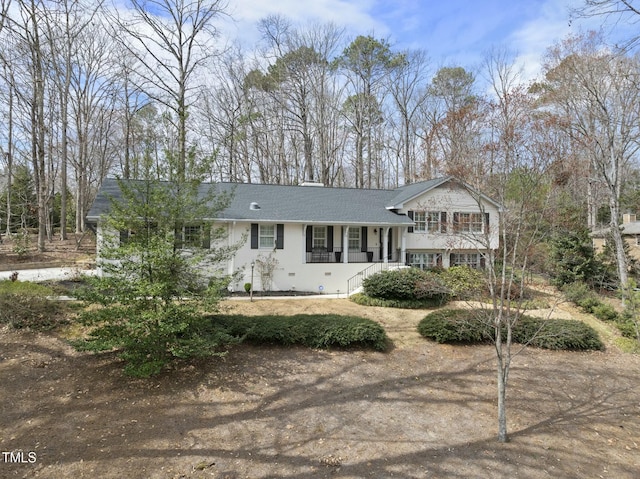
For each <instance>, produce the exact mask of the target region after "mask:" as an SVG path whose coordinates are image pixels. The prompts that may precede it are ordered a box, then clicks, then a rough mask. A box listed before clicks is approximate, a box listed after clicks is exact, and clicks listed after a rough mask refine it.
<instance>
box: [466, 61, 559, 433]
mask: <svg viewBox="0 0 640 479" xmlns="http://www.w3.org/2000/svg"><path fill="white" fill-rule="evenodd" d="M486 70H487V76H488V79H489V81H490V82H491V83H490V84H491V87H492V99H491V100H490V101H489V108H490V117H489V119H490V123H489V125H488V130H489V132H488V136H487V141H488V143H487V148H486V151H487V152H488V154H487V155H486V156H485V158H484V160H485V161H486V162H488V163H489V166H488V167H487V170H486V171H487V173H486V174H485V175H482V176H481V177H478V178H476V179H475V180H474V182H473V186H474V188H473V189H469V190H468V191H469V192H470V193H471V194H472V195H473V196H474V197H475V199H476V202H477V205H478V208H479V210H480V211H481V212H482V213H483V214H484V215H485V224H484V226H483V228H479V229H478V230H477V232H475V233H472V232H468V233H463V235H467V236H468V239H472V240H473V241H475V242H476V244H478V245H479V248H478V253H479V254H481V255H482V256H483V257H484V259H485V261H484V264H485V278H486V284H487V287H488V290H489V294H490V298H491V302H490V304H488V305H487V304H486V303H483V302H481V303H480V304H481V306H480V307H479V308H480V309H479V310H478V313H477V314H476V316H475V319H474V320H475V321H481V322H483V323H485V324H487V325H488V326H489V327H490V328H491V330H492V332H493V334H492V337H491V339H492V341H493V344H494V348H495V355H496V372H497V397H498V411H497V419H498V441H500V442H506V441H507V440H508V430H507V389H508V381H509V374H510V371H511V365H512V361H513V359H514V357H515V356H516V355H517V354H518V353H519V352H520V351H521V349H515V348H514V344H513V335H514V328H515V327H516V325H517V324H518V322H519V321H520V320H521V318H522V307H521V301H522V298H523V292H524V291H525V281H526V278H527V276H528V275H527V272H528V270H529V267H530V261H531V255H532V251H533V247H534V246H535V245H536V244H537V243H539V242H540V241H542V240H543V239H544V235H545V234H546V230H545V228H544V227H543V225H545V224H546V222H545V217H546V215H548V208H549V199H550V192H551V189H550V187H549V186H550V181H549V175H548V171H549V168H550V165H551V162H550V161H549V158H548V156H546V155H540V154H539V153H540V152H539V148H538V146H539V145H540V143H539V142H537V140H536V139H535V138H533V137H532V135H531V132H533V131H535V130H536V129H535V128H533V127H532V123H535V122H536V121H537V117H536V115H535V114H534V105H535V104H534V101H533V100H534V99H533V97H531V96H530V95H528V94H527V93H526V88H525V87H524V86H523V85H522V81H521V80H520V76H519V74H518V72H517V71H516V69H515V67H514V66H513V64H512V63H511V62H510V61H509V58H508V57H507V56H506V55H504V54H500V53H496V52H493V53H491V54H490V56H489V58H488V59H487V64H486ZM479 188H481V189H482V191H484V192H485V193H487V194H488V195H489V196H490V197H491V198H492V199H493V200H495V201H497V202H498V203H499V204H500V205H501V207H502V211H501V214H500V215H499V220H498V222H497V223H498V226H499V227H498V228H497V229H496V228H493V226H492V224H495V222H493V223H491V222H490V221H487V219H486V218H487V216H486V211H487V210H486V205H487V198H486V197H484V196H483V195H482V194H478V193H476V192H477V191H479ZM455 228H456V219H455V218H454V229H455ZM462 231H465V230H464V229H463V230H462ZM496 245H499V246H498V248H497V249H495V247H496ZM477 307H478V306H476V308H477Z"/></svg>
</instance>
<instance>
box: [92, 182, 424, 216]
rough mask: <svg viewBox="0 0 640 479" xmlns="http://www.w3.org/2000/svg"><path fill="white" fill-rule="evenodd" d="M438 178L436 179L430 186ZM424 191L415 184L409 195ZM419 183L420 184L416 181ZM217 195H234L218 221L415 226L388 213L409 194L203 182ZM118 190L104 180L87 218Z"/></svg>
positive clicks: (98, 212) (103, 209) (104, 207)
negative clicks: (253, 206) (399, 200)
mask: <svg viewBox="0 0 640 479" xmlns="http://www.w3.org/2000/svg"><path fill="white" fill-rule="evenodd" d="M433 181H435V180H432V182H433ZM427 184H429V185H430V184H431V182H423V184H422V187H418V186H414V185H409V186H411V189H410V190H411V193H412V194H413V192H414V190H417V189H420V191H425V190H426V189H430V188H431V187H433V186H430V187H429V188H426V186H427ZM415 185H419V183H416V184H415ZM211 186H213V187H215V188H216V189H217V190H219V191H227V192H231V191H233V197H232V200H231V204H230V205H229V206H228V207H227V208H226V209H225V210H224V211H222V212H221V214H219V215H218V218H215V219H226V220H238V221H256V222H257V221H264V222H283V223H284V222H289V223H290V222H298V223H324V224H327V223H329V224H379V225H411V224H413V221H412V220H410V219H409V218H408V217H407V216H405V215H400V214H397V213H394V212H393V211H391V210H389V209H387V207H388V206H389V205H393V204H394V203H395V202H396V198H397V197H398V196H399V195H401V196H402V197H404V196H405V195H406V194H408V190H404V189H403V188H406V187H403V188H399V189H396V190H374V189H356V188H323V187H317V186H285V185H263V184H256V183H217V184H213V185H209V184H203V185H202V186H201V188H202V189H203V191H205V190H206V189H207V188H209V187H211ZM119 197H120V189H119V187H118V182H117V180H115V179H111V178H107V179H105V180H104V182H103V184H102V187H101V189H100V191H99V192H98V195H97V197H96V199H95V201H94V203H93V206H92V207H91V209H90V211H89V213H88V215H87V219H88V220H89V221H97V219H98V218H99V217H100V216H101V215H102V214H104V213H106V212H107V211H108V209H109V203H110V198H114V199H118V198H119ZM253 202H255V203H257V204H258V205H259V206H260V209H257V210H253V209H250V205H251V203H253Z"/></svg>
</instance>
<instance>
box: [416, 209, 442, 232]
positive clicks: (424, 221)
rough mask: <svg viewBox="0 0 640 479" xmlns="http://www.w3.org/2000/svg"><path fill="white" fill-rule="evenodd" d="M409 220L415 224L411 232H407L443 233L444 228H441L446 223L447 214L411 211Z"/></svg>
mask: <svg viewBox="0 0 640 479" xmlns="http://www.w3.org/2000/svg"><path fill="white" fill-rule="evenodd" d="M410 213H411V214H410V215H409V217H410V218H412V219H413V221H414V222H415V226H414V227H413V230H411V229H410V230H409V232H412V231H414V232H417V233H425V232H428V233H440V232H443V233H444V232H445V231H446V228H445V227H443V226H444V225H445V224H446V221H447V219H446V218H447V214H446V213H445V212H441V211H411V212H410Z"/></svg>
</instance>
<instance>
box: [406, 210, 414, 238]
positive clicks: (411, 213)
mask: <svg viewBox="0 0 640 479" xmlns="http://www.w3.org/2000/svg"><path fill="white" fill-rule="evenodd" d="M407 216H408V217H409V219H410V220H412V221H413V211H407ZM409 233H413V226H409Z"/></svg>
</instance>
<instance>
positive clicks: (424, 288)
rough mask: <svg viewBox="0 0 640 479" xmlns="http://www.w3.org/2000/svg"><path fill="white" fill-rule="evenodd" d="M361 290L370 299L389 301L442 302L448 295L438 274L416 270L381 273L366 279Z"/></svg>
mask: <svg viewBox="0 0 640 479" xmlns="http://www.w3.org/2000/svg"><path fill="white" fill-rule="evenodd" d="M362 289H363V291H364V294H366V295H367V296H369V297H371V298H378V299H390V300H415V299H435V300H444V298H446V297H447V296H448V294H449V290H448V289H447V287H446V285H445V284H444V281H443V280H442V279H441V278H440V276H439V275H438V274H436V273H434V272H431V271H422V270H421V269H418V268H403V269H394V270H388V271H381V272H380V273H376V274H374V275H372V276H369V277H368V278H366V279H365V280H364V281H363V282H362Z"/></svg>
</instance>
